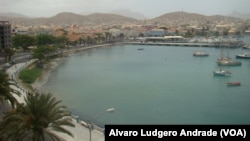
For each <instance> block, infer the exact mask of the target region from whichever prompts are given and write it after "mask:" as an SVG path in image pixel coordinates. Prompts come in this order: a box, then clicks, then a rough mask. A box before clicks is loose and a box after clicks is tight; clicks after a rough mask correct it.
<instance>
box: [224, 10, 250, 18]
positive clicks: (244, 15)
mask: <svg viewBox="0 0 250 141" xmlns="http://www.w3.org/2000/svg"><path fill="white" fill-rule="evenodd" d="M228 16H231V17H236V18H241V19H244V20H247V19H250V13H240V12H238V11H234V12H232V13H231V14H229V15H228Z"/></svg>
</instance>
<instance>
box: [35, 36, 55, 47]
mask: <svg viewBox="0 0 250 141" xmlns="http://www.w3.org/2000/svg"><path fill="white" fill-rule="evenodd" d="M54 43H56V39H55V37H54V36H52V35H45V34H42V35H38V36H37V45H51V44H54Z"/></svg>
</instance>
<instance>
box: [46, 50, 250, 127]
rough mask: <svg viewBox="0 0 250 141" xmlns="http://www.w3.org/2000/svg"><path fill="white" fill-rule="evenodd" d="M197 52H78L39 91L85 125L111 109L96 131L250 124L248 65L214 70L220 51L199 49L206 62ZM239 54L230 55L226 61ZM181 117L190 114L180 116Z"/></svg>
mask: <svg viewBox="0 0 250 141" xmlns="http://www.w3.org/2000/svg"><path fill="white" fill-rule="evenodd" d="M138 49H140V50H138ZM196 49H197V47H175V46H169V47H164V46H157V45H116V46H113V47H112V46H110V47H107V48H98V49H95V50H94V51H91V50H89V51H83V52H79V53H78V54H75V55H72V56H69V57H68V58H67V60H65V62H64V63H62V65H60V66H58V68H57V70H55V72H53V73H52V74H51V77H50V80H49V81H48V84H47V85H46V86H45V87H43V89H42V90H44V91H50V92H52V93H53V94H54V95H56V96H57V97H58V98H60V99H62V100H63V102H64V103H65V105H68V107H69V109H70V110H71V111H72V112H73V114H75V115H78V116H79V117H81V118H82V119H83V120H85V121H88V120H90V119H92V117H93V115H95V113H98V112H100V111H102V110H103V107H114V108H116V112H115V113H113V114H112V115H111V114H106V115H105V116H103V117H102V118H100V119H99V120H98V121H97V125H99V126H101V127H103V126H104V125H105V124H147V123H150V124H248V123H250V120H249V114H246V113H249V112H247V111H248V108H247V107H249V106H250V105H249V103H250V102H249V86H250V81H249V78H248V77H246V76H248V75H249V71H248V70H249V67H250V66H249V62H248V61H247V60H242V61H241V62H242V65H241V66H237V67H235V66H233V67H231V66H219V65H217V63H216V61H217V58H218V57H219V54H220V49H219V48H203V49H202V50H204V51H206V52H208V53H209V56H207V57H195V56H193V52H194V51H195V50H196ZM240 50H241V49H240V48H236V49H230V54H231V56H233V55H234V54H237V53H238V52H240ZM220 68H222V69H223V70H225V69H226V70H229V71H231V72H232V75H231V76H230V77H217V76H214V74H213V71H214V70H219V69H220ZM72 74H74V75H72ZM86 74H87V75H86ZM65 80H67V81H65ZM228 82H240V85H238V86H237V87H233V86H231V87H229V86H228V85H229V84H227V83H228ZM75 84H81V85H75ZM230 84H231V83H230ZM233 84H239V83H233ZM69 88H70V89H69ZM69 94H70V95H69ZM73 101H74V102H73ZM155 104H157V106H152V105H155ZM89 105H95V106H91V107H90V106H89ZM159 107H160V108H159ZM162 107H164V110H162ZM83 111H84V112H83ZM149 111H150V112H149ZM235 111H237V114H235ZM185 113H189V114H186V116H182V115H183V114H185ZM200 113H203V114H200ZM159 115H160V116H159ZM142 116H143V118H141V117H142ZM228 116H230V117H231V118H227V117H228ZM211 117H213V118H211Z"/></svg>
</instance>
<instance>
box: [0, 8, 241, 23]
mask: <svg viewBox="0 0 250 141" xmlns="http://www.w3.org/2000/svg"><path fill="white" fill-rule="evenodd" d="M0 20H7V21H10V22H12V23H14V24H24V25H41V24H119V23H137V22H142V21H143V20H137V19H134V18H130V17H125V16H122V15H118V14H113V13H93V14H89V15H81V14H76V13H73V12H61V13H58V14H56V15H54V16H52V17H43V18H30V17H22V16H21V17H13V16H10V17H8V16H6V15H5V16H2V15H1V13H0ZM240 20H242V19H240V18H234V17H229V16H222V15H213V16H205V15H202V14H197V13H188V12H183V11H177V12H171V13H166V14H162V15H160V16H158V17H156V18H152V19H147V21H149V22H162V23H176V22H186V23H188V22H189V23H192V22H200V23H205V22H207V21H226V22H237V21H240Z"/></svg>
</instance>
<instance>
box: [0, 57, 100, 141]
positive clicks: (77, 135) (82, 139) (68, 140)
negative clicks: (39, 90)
mask: <svg viewBox="0 0 250 141" xmlns="http://www.w3.org/2000/svg"><path fill="white" fill-rule="evenodd" d="M35 61H36V60H35V59H33V60H30V61H28V62H26V63H19V64H16V65H13V66H12V67H10V68H9V69H7V70H6V72H7V73H8V74H9V76H10V77H11V78H13V79H14V80H16V76H17V74H18V73H19V72H20V71H21V70H22V69H23V68H25V67H27V66H28V65H30V64H32V63H34V62H35ZM16 82H17V81H16ZM11 87H12V88H13V89H15V90H18V91H19V92H21V96H20V97H19V96H16V95H14V96H15V98H16V99H17V100H18V102H20V103H24V97H25V96H26V94H27V93H28V91H27V90H26V89H24V88H23V87H22V86H20V85H17V86H11ZM8 109H10V107H7V106H5V107H1V112H0V119H1V117H2V116H3V113H2V111H5V110H8ZM70 119H71V121H72V122H73V123H74V124H75V127H65V128H66V129H67V130H68V131H70V132H71V133H72V134H73V135H74V137H71V136H69V135H67V134H63V133H58V132H55V133H56V134H57V135H59V136H60V137H62V141H90V130H89V128H88V124H86V123H85V122H83V121H78V120H76V118H74V117H73V116H72V117H71V118H70ZM76 121H78V122H76ZM91 140H92V141H104V134H103V133H102V132H99V131H96V130H92V132H91Z"/></svg>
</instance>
